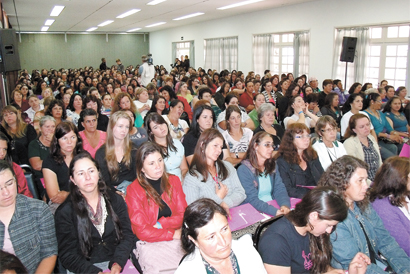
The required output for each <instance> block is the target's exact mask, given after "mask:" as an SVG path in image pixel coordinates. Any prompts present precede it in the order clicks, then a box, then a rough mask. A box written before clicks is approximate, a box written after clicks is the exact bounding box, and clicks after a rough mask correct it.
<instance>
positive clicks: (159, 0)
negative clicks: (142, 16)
mask: <svg viewBox="0 0 410 274" xmlns="http://www.w3.org/2000/svg"><path fill="white" fill-rule="evenodd" d="M165 1H167V0H153V1H151V2H149V3H147V5H150V6H154V5H157V4H159V3H162V2H165Z"/></svg>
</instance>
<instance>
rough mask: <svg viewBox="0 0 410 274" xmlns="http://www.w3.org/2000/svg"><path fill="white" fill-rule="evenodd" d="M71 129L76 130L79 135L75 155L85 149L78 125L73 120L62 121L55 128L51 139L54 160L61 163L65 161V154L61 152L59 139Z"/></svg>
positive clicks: (51, 152) (51, 151)
mask: <svg viewBox="0 0 410 274" xmlns="http://www.w3.org/2000/svg"><path fill="white" fill-rule="evenodd" d="M71 131H72V132H74V133H75V135H76V136H77V144H76V146H75V148H74V151H73V156H75V155H77V154H78V153H80V152H82V151H83V141H82V139H81V137H80V135H79V134H78V129H77V127H76V126H75V125H74V124H73V123H71V122H61V123H60V124H58V125H57V127H56V129H55V132H54V136H53V140H51V145H50V155H51V157H52V158H53V159H54V161H56V162H57V163H58V164H60V165H61V164H62V163H63V162H64V158H65V155H63V154H62V153H61V147H60V143H59V142H58V140H60V139H61V138H63V137H64V135H66V134H67V133H69V132H71Z"/></svg>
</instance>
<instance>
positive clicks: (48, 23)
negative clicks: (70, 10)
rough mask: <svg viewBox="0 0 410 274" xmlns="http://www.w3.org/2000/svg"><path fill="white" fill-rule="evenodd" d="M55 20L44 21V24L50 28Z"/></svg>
mask: <svg viewBox="0 0 410 274" xmlns="http://www.w3.org/2000/svg"><path fill="white" fill-rule="evenodd" d="M54 21H55V20H53V19H48V20H46V22H45V23H44V25H45V26H51V25H52V24H53V23H54Z"/></svg>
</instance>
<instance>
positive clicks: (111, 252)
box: [55, 152, 136, 274]
mask: <svg viewBox="0 0 410 274" xmlns="http://www.w3.org/2000/svg"><path fill="white" fill-rule="evenodd" d="M69 170H70V181H71V182H70V195H69V196H68V199H67V201H66V202H65V203H64V204H62V205H61V206H60V207H59V208H58V210H57V211H56V214H55V222H56V234H57V240H58V256H59V260H60V261H61V264H62V265H63V266H64V268H66V269H67V270H68V271H70V272H71V273H100V272H102V271H104V270H106V269H110V270H111V273H113V274H114V273H116V274H119V273H120V272H121V270H122V269H124V266H125V264H126V263H127V260H128V258H129V257H130V254H131V251H132V249H133V247H134V246H135V241H136V239H135V236H134V234H133V233H132V230H131V222H130V218H129V216H128V212H127V206H126V204H125V202H124V199H123V198H122V197H121V196H119V195H118V194H115V193H114V192H113V191H112V190H111V189H109V188H108V187H107V186H106V185H105V183H104V180H103V178H101V177H100V172H99V167H98V164H97V162H96V161H95V160H94V159H93V158H92V157H91V155H90V154H89V153H87V152H82V153H80V154H77V155H76V156H75V157H74V158H73V160H72V161H71V164H70V168H69Z"/></svg>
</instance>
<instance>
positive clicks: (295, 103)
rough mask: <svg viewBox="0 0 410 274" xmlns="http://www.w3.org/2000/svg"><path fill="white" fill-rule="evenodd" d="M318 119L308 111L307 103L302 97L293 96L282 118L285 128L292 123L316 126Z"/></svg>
mask: <svg viewBox="0 0 410 274" xmlns="http://www.w3.org/2000/svg"><path fill="white" fill-rule="evenodd" d="M318 119H319V117H317V116H316V115H314V114H313V113H311V112H310V111H308V105H307V104H306V103H305V101H304V100H303V98H302V97H300V96H296V97H293V98H292V99H291V100H290V102H289V106H288V110H287V112H286V118H285V119H284V120H283V125H284V126H285V129H286V128H288V127H289V125H291V124H293V123H301V124H305V125H306V126H307V127H308V128H313V127H315V126H316V122H317V120H318Z"/></svg>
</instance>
